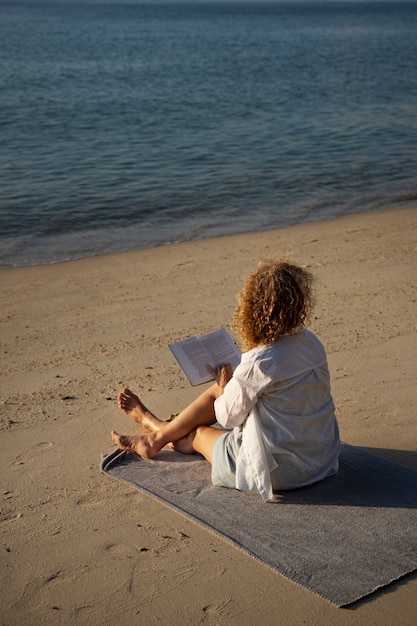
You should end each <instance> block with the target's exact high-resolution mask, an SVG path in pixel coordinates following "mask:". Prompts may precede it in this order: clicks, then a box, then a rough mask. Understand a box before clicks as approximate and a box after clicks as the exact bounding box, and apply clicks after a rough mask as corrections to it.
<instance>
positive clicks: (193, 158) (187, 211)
mask: <svg viewBox="0 0 417 626" xmlns="http://www.w3.org/2000/svg"><path fill="white" fill-rule="evenodd" d="M416 59H417V3H416V2H401V1H393V2H375V1H374V2H364V1H362V2H355V1H350V2H342V1H338V2H331V1H321V2H316V1H314V0H310V1H307V2H301V1H297V0H294V1H292V2H291V0H287V1H283V2H280V1H276V2H273V1H270V2H268V3H263V2H255V1H252V2H239V1H237V2H236V1H235V2H227V1H224V2H217V3H216V2H210V3H197V2H194V3H192V2H191V3H188V4H180V3H175V2H171V3H169V4H159V3H157V2H154V3H148V4H140V3H138V2H136V3H133V2H132V3H129V4H124V3H123V2H117V3H116V2H113V3H111V2H110V3H100V2H94V3H93V2H90V3H88V2H83V3H81V2H79V3H74V2H71V1H70V0H68V1H65V2H64V1H62V2H47V3H46V2H41V1H36V0H33V1H32V2H30V3H28V2H18V1H17V2H16V1H15V2H0V146H1V147H0V175H1V181H0V264H1V265H23V264H27V263H49V262H54V261H59V260H64V259H68V258H77V257H83V256H90V255H95V254H100V253H107V252H116V251H122V250H130V249H136V248H144V247H149V246H154V245H159V244H165V243H170V242H174V241H181V240H186V239H196V238H204V237H210V236H213V235H223V234H229V233H237V232H245V231H257V230H263V229H268V228H275V227H280V226H285V225H288V224H293V223H297V222H302V221H312V220H322V219H327V218H332V217H336V216H339V215H345V214H348V213H354V212H362V211H368V210H375V209H379V208H384V207H388V206H399V205H402V204H405V203H409V202H414V201H415V200H416V199H417V115H416V113H417V105H416V103H417V67H416Z"/></svg>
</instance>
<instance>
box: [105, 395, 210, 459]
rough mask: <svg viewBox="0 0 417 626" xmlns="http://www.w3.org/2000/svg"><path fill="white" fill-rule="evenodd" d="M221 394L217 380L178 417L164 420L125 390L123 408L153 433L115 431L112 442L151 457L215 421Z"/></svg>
mask: <svg viewBox="0 0 417 626" xmlns="http://www.w3.org/2000/svg"><path fill="white" fill-rule="evenodd" d="M220 393H221V391H220V389H219V386H218V385H217V383H215V384H214V385H212V386H211V387H209V388H208V389H206V390H205V391H204V392H203V393H202V394H201V395H200V396H199V397H198V398H197V399H196V400H194V401H193V402H192V403H191V404H190V405H188V407H186V408H185V409H184V410H183V411H181V413H179V415H178V416H177V417H176V418H175V420H173V421H172V422H164V421H162V420H159V419H158V418H157V417H156V416H155V415H154V414H153V413H151V412H150V411H149V410H148V409H147V408H146V407H145V405H144V404H143V403H142V402H141V401H140V400H139V398H138V397H137V396H135V395H134V394H132V392H130V391H129V390H123V391H122V393H121V394H120V397H119V406H120V408H122V410H124V411H125V412H126V413H127V414H128V415H129V416H130V417H131V418H132V419H134V421H136V422H138V423H140V424H142V425H143V426H144V427H145V428H148V430H150V432H149V434H146V435H133V436H129V435H119V434H118V433H116V432H114V431H113V432H112V437H113V441H114V442H115V443H116V444H117V445H118V447H119V448H121V449H123V450H129V451H131V452H135V453H136V454H139V455H140V456H143V457H145V458H148V459H152V458H153V457H154V456H155V455H156V454H157V453H158V452H159V450H161V448H163V447H164V446H166V445H167V444H168V443H170V442H176V441H179V440H180V439H183V438H184V437H186V436H187V435H189V434H190V433H191V432H192V431H194V430H195V429H196V428H197V427H198V426H210V425H211V424H214V423H215V421H216V418H215V415H214V401H215V400H216V398H217V397H218V396H219V395H220Z"/></svg>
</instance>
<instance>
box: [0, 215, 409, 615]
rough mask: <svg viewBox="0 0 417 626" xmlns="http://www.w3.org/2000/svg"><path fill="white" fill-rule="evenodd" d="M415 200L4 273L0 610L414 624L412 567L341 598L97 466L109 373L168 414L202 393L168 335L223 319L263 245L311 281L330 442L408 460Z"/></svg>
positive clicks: (107, 414) (105, 438) (107, 417)
mask: <svg viewBox="0 0 417 626" xmlns="http://www.w3.org/2000/svg"><path fill="white" fill-rule="evenodd" d="M416 251H417V210H416V208H414V207H409V208H396V209H391V210H389V211H386V212H381V213H372V214H363V215H357V216H350V217H345V218H342V219H339V220H335V221H331V222H323V223H312V224H307V225H298V226H293V227H290V228H286V229H282V230H276V231H269V232H264V233H258V234H247V235H239V236H235V237H225V238H218V239H212V240H205V241H199V242H188V243H182V244H177V245H172V246H165V247H161V248H154V249H150V250H143V251H137V252H133V253H126V254H120V255H109V256H103V257H97V258H93V259H86V260H80V261H74V262H68V263H60V264H57V265H50V266H41V267H25V268H8V269H3V270H0V281H1V294H2V295H1V304H0V321H1V352H0V359H1V404H0V417H1V429H2V432H1V439H0V441H1V444H0V445H1V456H0V463H1V496H2V505H1V517H0V529H1V557H2V558H1V600H0V623H1V624H4V625H7V626H11V625H14V624H19V625H22V624H34V625H39V624H42V625H45V624H77V625H78V624H86V625H87V624H88V625H89V626H91V625H94V624H99V625H101V624H114V623H124V624H128V625H129V624H181V625H186V624H190V625H196V624H203V623H204V624H239V626H241V625H245V624H248V625H253V624H260V623H262V624H267V625H268V624H271V625H272V624H274V625H276V624H280V625H282V626H287V625H299V624H309V625H310V624H320V625H321V624H323V625H329V626H334V625H335V624H337V625H338V626H339V625H344V624H357V625H359V624H360V625H368V624H378V626H381V625H384V624H387V625H391V624H396V625H397V626H400V625H407V626H410V625H412V624H415V623H416V615H417V575H415V574H414V575H410V576H407V577H405V578H403V579H401V580H400V581H399V582H397V583H395V584H393V585H390V586H389V587H387V588H385V589H383V590H381V591H379V592H377V593H375V594H373V595H372V596H369V597H368V598H367V599H365V600H363V601H361V602H358V603H356V604H355V605H353V606H352V607H350V608H348V609H339V608H336V607H335V606H333V605H332V604H330V603H328V602H327V601H325V600H322V599H321V598H319V597H318V596H316V595H314V594H313V593H311V592H309V591H306V590H304V589H303V588H301V587H298V586H297V585H295V584H294V583H291V582H290V581H288V580H286V579H284V578H283V577H281V576H280V575H278V574H276V573H275V572H273V571H271V570H269V569H268V568H267V567H265V566H263V565H262V564H260V563H258V562H257V561H255V560H254V559H251V558H250V557H249V556H247V555H245V554H243V553H242V552H241V551H239V550H238V549H236V548H234V547H233V546H231V545H229V544H227V543H226V542H224V541H222V540H221V539H219V538H217V537H216V536H214V535H213V534H211V533H210V532H208V531H206V530H204V529H203V528H200V527H199V526H197V525H196V524H194V523H193V522H191V521H189V520H187V519H185V518H183V517H182V516H180V515H179V514H177V513H175V512H174V511H172V510H170V509H168V508H166V507H165V506H163V505H161V504H159V503H157V502H156V501H154V500H153V499H151V498H149V497H147V496H145V495H143V494H141V493H139V492H137V491H134V490H133V489H131V488H130V487H128V486H127V485H123V484H121V483H118V482H116V481H114V480H111V479H109V478H108V477H107V476H105V475H104V474H101V473H100V471H99V461H100V456H101V454H102V453H104V452H110V451H111V450H112V449H113V444H112V442H111V439H110V431H111V430H112V429H113V428H114V429H116V430H118V431H119V432H127V433H132V432H135V426H134V425H133V424H132V423H130V420H129V419H128V418H127V417H126V416H125V415H124V414H122V413H121V412H120V411H119V409H118V408H117V403H116V399H117V394H118V391H119V390H120V388H121V387H122V386H124V385H128V386H130V387H131V388H132V389H134V390H135V391H137V392H140V394H141V397H142V399H143V400H144V401H145V403H147V404H148V406H150V407H151V408H152V409H153V410H154V411H155V412H156V414H158V415H160V416H161V417H163V418H167V417H169V416H170V415H173V414H175V413H177V412H178V411H179V410H180V409H181V408H182V406H183V405H184V404H185V403H187V402H188V401H190V400H191V399H192V398H194V397H195V396H196V394H198V393H199V391H201V389H202V388H201V387H200V388H193V387H191V386H190V385H189V383H188V382H187V380H186V379H185V377H184V375H183V374H182V372H181V370H180V369H179V367H178V365H177V364H176V362H175V360H174V358H173V357H172V355H171V353H170V351H169V350H168V348H167V343H168V342H171V341H173V340H177V339H181V338H183V337H186V336H188V335H190V334H203V333H205V332H209V331H210V330H215V329H216V328H218V327H219V326H225V327H226V328H229V329H230V320H231V316H232V312H233V309H234V307H235V302H236V299H235V296H236V294H237V292H238V291H239V289H240V287H241V285H242V283H243V281H244V278H245V276H246V275H247V273H248V272H249V271H250V270H251V269H252V268H253V267H255V266H256V265H257V263H258V261H259V260H260V259H262V258H265V257H270V256H281V255H290V256H291V258H292V259H293V260H294V261H296V262H298V263H301V264H303V265H306V266H307V267H309V268H310V270H311V271H313V272H314V273H315V275H316V276H317V278H318V280H317V300H318V303H317V307H316V310H315V315H314V318H313V319H312V323H311V328H312V330H313V331H314V332H316V333H317V334H318V335H319V337H320V338H321V339H322V341H323V342H324V344H325V345H326V347H327V350H328V355H329V365H330V371H331V376H332V382H333V395H334V399H335V402H336V405H337V413H338V418H339V424H340V430H341V436H342V439H343V441H345V442H347V443H350V444H353V445H356V446H360V447H363V448H365V449H367V450H369V451H371V452H373V453H375V454H377V455H380V456H382V457H384V458H387V459H390V460H393V461H395V462H397V463H399V464H402V465H404V466H406V467H409V468H412V469H414V470H417V452H416V451H417V419H416V405H417V393H416V380H417V359H416V336H417V329H416V319H417V316H416V310H417V305H416V301H417V275H416V270H417V264H416V257H417V254H416Z"/></svg>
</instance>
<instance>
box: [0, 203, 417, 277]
mask: <svg viewBox="0 0 417 626" xmlns="http://www.w3.org/2000/svg"><path fill="white" fill-rule="evenodd" d="M380 204H382V205H383V208H381V207H379V208H373V209H367V210H361V211H358V212H353V213H347V214H343V215H333V216H323V215H322V216H321V217H318V218H317V217H316V219H309V218H308V217H304V219H303V218H301V217H299V216H298V217H294V218H292V219H290V218H287V219H286V220H281V217H280V216H277V219H278V225H277V226H274V227H271V226H268V225H264V226H263V227H260V229H259V230H258V229H256V230H242V231H238V232H224V233H223V234H218V233H217V234H213V235H207V236H205V237H204V236H202V237H196V238H191V239H178V240H174V241H169V240H167V241H162V242H159V243H153V244H151V245H150V246H146V245H140V246H139V247H135V246H134V244H133V239H134V237H133V236H132V234H131V232H130V230H129V231H128V233H127V236H126V239H127V240H131V243H130V244H128V246H127V248H126V249H124V250H117V249H113V250H112V251H110V252H102V251H100V250H99V251H97V252H87V251H86V250H85V251H84V252H83V253H80V252H73V253H72V254H73V256H72V257H69V258H58V259H54V260H49V261H42V260H41V261H37V260H34V261H30V262H27V261H25V262H18V263H16V262H14V263H6V264H2V261H1V259H0V270H3V269H9V268H13V267H38V266H44V265H56V264H59V263H71V262H73V261H81V260H84V259H94V258H98V257H102V256H104V257H107V256H111V255H119V254H126V253H133V252H141V251H144V250H149V249H153V248H166V247H168V246H177V245H180V244H183V243H198V242H204V241H207V240H211V239H223V238H228V237H239V236H241V235H248V236H255V235H257V234H262V233H267V232H274V231H277V230H286V229H287V228H294V227H300V226H309V225H313V224H322V223H326V222H334V221H338V220H343V219H345V218H346V219H349V218H354V217H356V216H360V215H368V214H379V213H385V212H387V211H396V210H404V209H408V208H413V207H414V206H415V200H407V201H404V200H403V201H402V202H399V203H398V202H397V203H396V202H387V203H384V202H381V203H380ZM136 227H138V225H136ZM146 228H149V225H146ZM206 228H207V230H208V231H209V230H211V231H213V232H215V233H216V232H217V231H218V230H219V227H212V228H210V229H209V228H208V227H206ZM133 230H135V226H133ZM99 231H100V228H99ZM93 232H95V233H96V231H93ZM101 232H102V234H101V237H102V238H103V241H102V242H101V244H100V245H99V246H98V248H103V246H104V247H105V243H104V242H105V241H106V238H107V239H109V233H110V232H111V231H110V229H104V230H103V231H101ZM104 235H105V236H104ZM61 236H64V237H68V238H69V241H71V245H72V246H74V240H73V237H74V236H75V233H71V234H70V233H67V234H66V235H63V234H56V235H51V236H50V238H48V239H46V240H45V242H44V244H43V245H41V244H38V245H37V246H36V247H35V249H34V250H33V251H32V255H33V258H36V257H37V256H38V254H39V250H40V249H41V248H44V247H45V246H49V247H50V248H51V251H50V254H53V252H52V250H55V251H56V250H59V249H60V246H61V244H62V242H60V241H59V240H60V237H61ZM78 236H79V237H80V240H81V241H85V240H88V237H89V234H88V231H86V232H80V233H78ZM56 238H57V240H56V241H55V243H54V244H53V243H51V242H52V241H54V240H55V239H56ZM119 238H121V234H120V233H119ZM27 243H28V244H29V246H30V241H28V242H27ZM6 245H9V246H15V245H17V242H16V241H15V242H14V243H11V242H10V241H9V242H7V243H6ZM67 245H69V244H68V242H67ZM55 254H56V252H55ZM77 255H79V256H77Z"/></svg>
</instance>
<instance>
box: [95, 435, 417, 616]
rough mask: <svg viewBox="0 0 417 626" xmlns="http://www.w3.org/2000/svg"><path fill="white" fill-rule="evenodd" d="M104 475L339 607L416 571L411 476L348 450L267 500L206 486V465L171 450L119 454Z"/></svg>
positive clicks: (416, 507) (416, 480)
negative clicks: (311, 478) (308, 481)
mask: <svg viewBox="0 0 417 626" xmlns="http://www.w3.org/2000/svg"><path fill="white" fill-rule="evenodd" d="M101 469H102V471H103V472H105V473H106V474H108V475H109V476H112V477H113V478H116V479H117V480H121V481H123V482H127V483H129V484H130V485H132V486H134V487H136V488H137V489H139V490H140V491H142V492H144V493H146V494H148V495H150V496H152V497H154V498H157V499H158V500H159V501H161V502H162V503H164V504H166V505H168V506H170V507H173V508H174V509H175V510H176V511H178V512H179V513H181V514H183V515H186V516H187V517H188V518H190V519H192V520H194V521H195V522H197V523H198V524H201V525H203V526H204V527H205V528H207V529H208V530H210V531H213V532H215V533H216V534H217V535H219V536H220V537H222V538H223V539H225V540H227V541H229V542H231V543H232V544H234V545H235V546H236V547H237V548H239V549H241V550H244V551H245V552H246V553H248V554H250V555H251V556H253V557H255V558H256V559H258V560H260V561H261V562H263V563H264V564H265V565H268V566H269V567H271V568H273V569H274V570H276V571H277V572H279V573H280V574H282V575H283V576H285V577H286V578H288V579H290V580H292V581H293V582H295V583H298V584H299V585H301V586H303V587H305V588H306V589H309V590H310V591H312V592H314V593H316V594H318V595H319V596H321V597H323V598H325V599H327V600H329V601H330V602H332V603H334V604H336V605H337V606H346V605H348V604H351V603H353V602H355V601H357V600H358V599H360V598H362V597H364V596H366V595H368V594H370V593H372V592H373V591H375V590H377V589H379V588H381V587H383V586H385V585H388V584H389V583H391V582H393V581H395V580H397V579H399V578H400V577H402V576H404V575H406V574H409V573H411V572H413V571H414V570H416V569H417V472H413V471H412V470H409V469H406V468H403V467H401V466H399V465H396V464H394V463H391V462H389V461H385V460H383V459H381V458H379V457H376V456H373V455H371V454H368V453H366V452H363V451H361V450H359V449H357V448H354V447H352V446H348V445H346V444H343V445H342V452H341V457H340V471H339V473H338V474H337V475H335V476H331V477H330V478H327V479H326V480H325V481H323V482H321V483H317V484H316V485H313V486H311V487H305V488H302V489H297V490H293V491H287V492H281V494H280V497H279V501H278V502H277V503H268V504H266V503H264V502H263V501H262V499H261V498H260V496H258V495H254V494H248V493H244V492H240V491H236V490H234V489H225V488H219V487H213V485H212V484H211V472H210V465H209V464H208V463H207V462H206V461H205V460H204V459H202V458H201V457H199V456H187V455H183V454H180V453H177V452H174V451H172V450H168V449H164V450H162V451H161V452H160V453H159V454H158V456H157V458H156V459H154V460H147V459H142V458H140V457H138V456H136V455H133V454H130V453H128V452H122V451H120V450H116V451H115V452H113V453H111V454H109V455H108V456H105V457H104V458H103V460H102V463H101Z"/></svg>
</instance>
